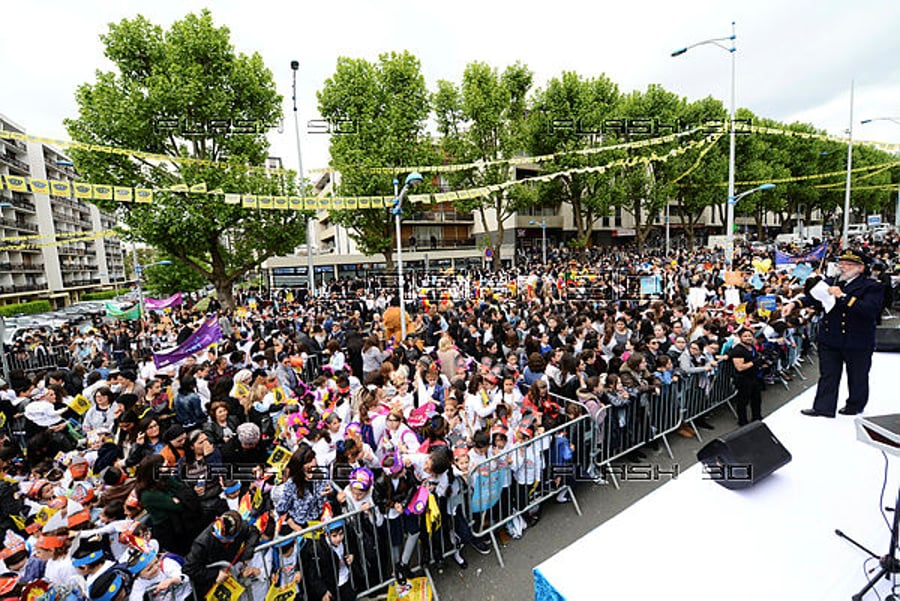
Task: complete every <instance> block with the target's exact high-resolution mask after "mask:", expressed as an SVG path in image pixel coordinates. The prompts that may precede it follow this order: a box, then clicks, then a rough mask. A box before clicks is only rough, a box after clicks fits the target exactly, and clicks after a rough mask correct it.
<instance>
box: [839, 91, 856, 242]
mask: <svg viewBox="0 0 900 601" xmlns="http://www.w3.org/2000/svg"><path fill="white" fill-rule="evenodd" d="M847 135H848V136H849V138H848V140H847V184H846V186H845V187H844V231H843V233H842V234H841V248H847V245H848V242H849V241H848V240H847V237H848V236H849V234H850V175H851V167H852V165H853V81H851V82H850V127H849V128H848V129H847Z"/></svg>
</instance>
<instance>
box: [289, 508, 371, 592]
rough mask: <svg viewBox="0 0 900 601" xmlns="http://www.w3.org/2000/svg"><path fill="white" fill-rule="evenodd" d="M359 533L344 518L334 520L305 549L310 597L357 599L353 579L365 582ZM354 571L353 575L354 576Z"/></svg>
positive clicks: (305, 564)
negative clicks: (347, 525)
mask: <svg viewBox="0 0 900 601" xmlns="http://www.w3.org/2000/svg"><path fill="white" fill-rule="evenodd" d="M358 548H359V545H358V544H357V539H356V536H355V535H354V532H353V529H352V528H348V527H346V524H344V520H333V521H331V522H328V523H327V524H326V526H325V534H324V535H323V536H321V537H319V538H317V539H314V540H313V542H312V544H310V545H306V547H305V548H304V550H303V555H304V557H305V559H304V566H309V570H308V571H307V574H308V580H307V588H308V591H309V596H310V598H311V599H328V600H329V601H355V599H356V591H355V590H354V586H353V583H354V582H360V583H361V582H364V580H363V578H364V576H363V573H362V569H360V566H361V563H360V562H359V561H356V558H357V556H358V553H357V549H358ZM351 572H352V577H351Z"/></svg>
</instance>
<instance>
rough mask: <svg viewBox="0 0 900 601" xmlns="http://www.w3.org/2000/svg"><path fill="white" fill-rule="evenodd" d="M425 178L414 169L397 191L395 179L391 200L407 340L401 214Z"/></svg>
mask: <svg viewBox="0 0 900 601" xmlns="http://www.w3.org/2000/svg"><path fill="white" fill-rule="evenodd" d="M423 181H425V178H423V177H422V175H421V174H419V173H417V172H415V171H413V172H412V173H410V174H409V175H407V176H406V180H405V181H404V182H403V188H402V189H401V190H400V192H399V193H398V192H397V186H399V185H400V182H399V180H397V179H396V178H395V179H394V200H393V201H391V204H392V208H391V213H393V214H394V225H395V226H396V230H397V286H398V288H399V292H400V340H406V301H405V299H404V298H403V293H404V288H405V286H404V285H403V239H402V238H401V237H400V216H401V215H402V214H403V199H404V198H406V195H407V194H408V193H409V190H410V188H413V187H415V186H418V185H419V184H421V183H422V182H423Z"/></svg>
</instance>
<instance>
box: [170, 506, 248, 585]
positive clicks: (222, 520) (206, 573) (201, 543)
mask: <svg viewBox="0 0 900 601" xmlns="http://www.w3.org/2000/svg"><path fill="white" fill-rule="evenodd" d="M258 542H259V531H258V530H257V529H256V528H254V527H253V526H251V525H250V524H248V523H246V522H245V521H244V520H243V518H241V514H239V513H238V512H236V511H226V512H225V513H224V514H222V515H221V516H220V517H218V518H216V520H215V521H214V522H213V523H212V524H210V525H209V526H207V527H206V528H205V529H204V530H203V532H201V533H200V535H199V536H197V538H196V539H194V541H193V544H192V545H191V551H190V553H188V556H187V557H186V558H185V563H184V568H183V570H184V573H185V574H187V575H188V577H189V578H190V579H191V582H193V584H194V590H195V592H196V593H197V596H198V598H204V597H205V596H206V594H207V593H208V592H209V591H210V590H212V588H213V587H214V586H215V585H216V584H218V583H221V582H223V581H224V580H225V579H227V578H228V576H229V575H230V574H231V572H230V570H228V569H223V568H221V567H218V566H217V565H215V566H214V565H213V564H217V563H218V562H225V563H226V564H228V565H231V566H237V567H238V569H239V570H241V572H242V576H245V577H247V576H250V575H258V568H252V567H249V566H246V565H245V564H246V562H249V561H250V560H251V558H252V557H253V552H254V550H255V549H256V545H257V543H258ZM254 572H256V573H255V574H254Z"/></svg>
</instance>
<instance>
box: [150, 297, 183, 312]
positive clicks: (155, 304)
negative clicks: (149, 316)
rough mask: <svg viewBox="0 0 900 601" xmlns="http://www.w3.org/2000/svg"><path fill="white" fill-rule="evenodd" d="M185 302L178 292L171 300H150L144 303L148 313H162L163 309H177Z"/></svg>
mask: <svg viewBox="0 0 900 601" xmlns="http://www.w3.org/2000/svg"><path fill="white" fill-rule="evenodd" d="M182 302H183V299H182V298H181V293H180V292H176V293H175V294H173V295H172V296H170V297H169V298H164V299H162V300H156V299H155V298H148V299H147V300H145V301H144V307H146V309H147V310H148V311H162V310H163V309H168V308H169V307H177V306H178V305H180V304H181V303H182Z"/></svg>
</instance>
